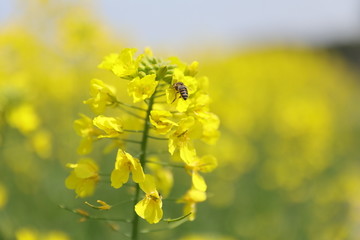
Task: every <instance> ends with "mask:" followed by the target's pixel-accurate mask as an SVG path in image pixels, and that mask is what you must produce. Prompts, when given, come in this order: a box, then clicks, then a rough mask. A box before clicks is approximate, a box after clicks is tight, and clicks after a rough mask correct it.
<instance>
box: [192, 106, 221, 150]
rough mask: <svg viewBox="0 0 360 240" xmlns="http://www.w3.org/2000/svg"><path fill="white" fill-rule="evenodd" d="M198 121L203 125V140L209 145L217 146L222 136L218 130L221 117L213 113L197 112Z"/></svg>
mask: <svg viewBox="0 0 360 240" xmlns="http://www.w3.org/2000/svg"><path fill="white" fill-rule="evenodd" d="M196 119H197V120H198V121H199V122H200V123H201V126H202V137H201V140H203V141H204V142H206V143H207V144H215V143H216V141H217V140H218V138H219V136H220V132H219V130H218V128H219V125H220V119H219V117H218V116H217V115H216V114H214V113H212V112H202V111H201V112H197V113H196Z"/></svg>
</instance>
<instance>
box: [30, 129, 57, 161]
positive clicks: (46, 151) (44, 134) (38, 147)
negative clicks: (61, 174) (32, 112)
mask: <svg viewBox="0 0 360 240" xmlns="http://www.w3.org/2000/svg"><path fill="white" fill-rule="evenodd" d="M31 144H32V147H33V148H34V151H35V152H36V153H37V154H38V155H39V156H40V157H41V158H49V157H50V155H51V149H52V145H51V135H50V133H49V132H48V131H45V130H40V131H36V133H35V134H34V135H33V136H32V137H31Z"/></svg>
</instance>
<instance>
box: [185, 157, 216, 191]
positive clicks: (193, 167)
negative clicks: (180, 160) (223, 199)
mask: <svg viewBox="0 0 360 240" xmlns="http://www.w3.org/2000/svg"><path fill="white" fill-rule="evenodd" d="M216 167H217V161H216V158H215V157H214V156H212V155H206V156H203V157H202V158H197V159H195V160H194V161H192V162H189V163H188V164H187V165H186V169H187V170H188V171H189V172H190V174H191V176H192V184H193V187H194V188H195V189H196V190H199V191H202V192H205V191H206V188H207V185H206V182H205V180H204V178H203V177H202V176H201V175H200V174H199V172H211V171H212V170H214V169H215V168H216Z"/></svg>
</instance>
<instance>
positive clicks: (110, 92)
mask: <svg viewBox="0 0 360 240" xmlns="http://www.w3.org/2000/svg"><path fill="white" fill-rule="evenodd" d="M115 92H116V89H115V88H114V87H112V86H110V85H107V84H105V83H104V82H103V81H101V80H99V79H93V80H91V83H90V95H91V96H92V98H90V99H88V100H86V101H84V103H85V104H89V105H90V107H91V109H92V110H93V112H94V113H96V114H101V113H103V112H104V111H105V108H106V106H109V105H112V104H114V103H115V102H116V97H115Z"/></svg>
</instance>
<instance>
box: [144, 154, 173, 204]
mask: <svg viewBox="0 0 360 240" xmlns="http://www.w3.org/2000/svg"><path fill="white" fill-rule="evenodd" d="M148 162H149V164H148V165H147V166H148V167H149V168H150V170H151V172H152V173H153V174H152V175H153V176H154V179H155V185H156V187H157V189H158V191H159V192H160V193H161V195H162V196H163V197H164V198H166V197H167V196H168V195H169V193H170V191H171V189H172V187H173V184H174V177H173V174H172V171H171V170H170V169H169V168H165V167H163V166H161V165H160V164H159V163H158V162H159V160H158V159H157V158H156V157H150V158H149V159H148Z"/></svg>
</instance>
